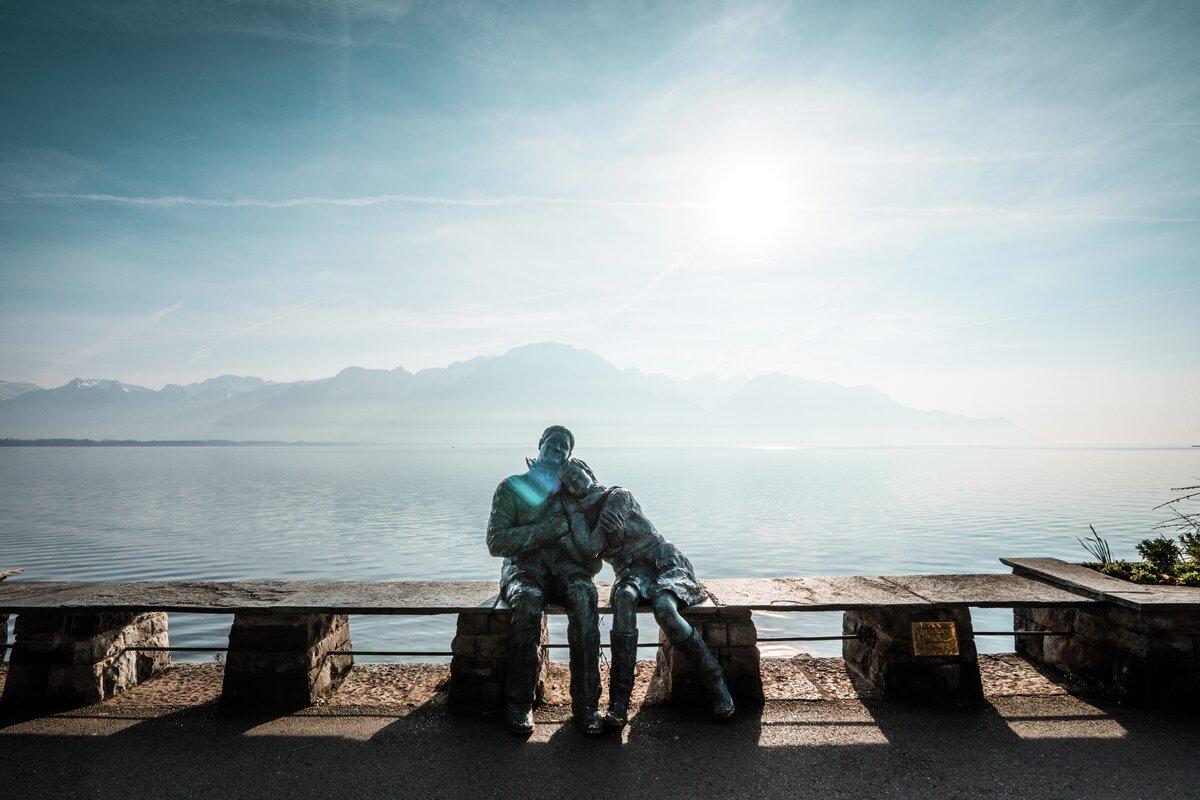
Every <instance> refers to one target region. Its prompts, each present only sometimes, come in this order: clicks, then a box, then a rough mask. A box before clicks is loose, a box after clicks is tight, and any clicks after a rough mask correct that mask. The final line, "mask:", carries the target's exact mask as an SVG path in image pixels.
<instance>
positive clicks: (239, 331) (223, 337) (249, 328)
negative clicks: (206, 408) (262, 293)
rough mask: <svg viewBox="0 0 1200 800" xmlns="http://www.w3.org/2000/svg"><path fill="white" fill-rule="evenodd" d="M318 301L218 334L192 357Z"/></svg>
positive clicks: (196, 356) (302, 304)
mask: <svg viewBox="0 0 1200 800" xmlns="http://www.w3.org/2000/svg"><path fill="white" fill-rule="evenodd" d="M316 302H317V301H316V300H310V301H308V302H307V303H301V304H300V305H298V306H292V307H291V308H289V309H288V310H287V311H284V312H283V313H282V314H277V315H275V316H273V317H271V318H270V319H264V320H262V321H260V322H255V323H253V324H251V325H247V326H246V327H244V328H238V329H237V330H236V331H230V332H229V333H225V334H222V335H220V336H218V337H217V338H215V339H212V340H210V341H207V342H205V343H204V344H202V345H200V346H199V347H197V348H196V351H195V352H194V353H193V354H192V358H193V360H195V359H196V358H198V357H200V356H203V355H204V354H205V353H207V351H208V350H210V349H211V348H212V347H213V346H214V345H216V344H218V343H220V342H223V341H225V340H226V339H231V338H233V337H234V336H241V335H242V334H243V333H248V332H249V331H252V330H254V329H255V328H261V327H262V326H264V325H270V324H271V323H272V322H278V321H279V320H281V319H283V318H284V317H290V316H291V315H292V314H295V313H297V312H300V311H303V310H304V309H306V308H308V307H309V306H311V305H313V304H315V303H316Z"/></svg>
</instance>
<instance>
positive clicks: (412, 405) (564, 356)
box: [0, 342, 1026, 446]
mask: <svg viewBox="0 0 1200 800" xmlns="http://www.w3.org/2000/svg"><path fill="white" fill-rule="evenodd" d="M550 423H559V424H565V425H567V426H568V427H570V428H571V429H572V430H574V431H575V432H576V434H577V435H578V436H579V437H580V438H581V439H582V438H584V437H586V438H587V439H588V440H589V441H591V442H594V443H596V444H607V445H633V444H650V445H764V446H769V445H806V444H843V445H868V444H883V445H913V444H983V445H1005V444H1017V443H1021V442H1023V441H1024V440H1025V438H1026V436H1025V433H1024V432H1023V431H1022V430H1021V429H1020V428H1018V427H1017V426H1016V425H1015V424H1013V423H1012V422H1010V421H1008V420H1006V419H1001V418H992V419H978V418H973V417H966V416H962V415H958V414H951V413H947V412H944V411H921V410H918V409H914V408H909V407H907V406H904V405H901V404H900V403H897V402H895V401H894V400H892V399H891V398H890V397H888V396H887V395H886V394H884V393H883V392H881V391H879V390H877V389H873V388H871V387H869V386H853V387H850V386H843V385H841V384H837V383H831V382H828V381H816V380H810V379H807V378H801V377H796V376H791V375H782V374H777V373H776V374H769V375H761V376H756V377H748V376H739V377H734V378H717V377H713V376H701V377H697V378H692V379H687V380H685V379H680V378H671V377H668V376H665V375H661V374H650V375H648V374H645V373H642V372H640V371H639V370H637V369H623V370H622V369H618V368H617V367H615V366H614V365H612V364H611V363H609V362H608V361H606V360H604V359H603V358H601V357H600V356H598V355H596V354H595V353H592V352H589V351H587V350H581V349H577V348H575V347H571V346H569V345H563V344H556V343H552V342H545V343H540V344H530V345H525V346H523V347H517V348H515V349H513V350H510V351H508V352H507V353H505V354H503V355H500V356H480V357H477V358H473V359H470V360H468V361H461V362H455V363H453V364H451V365H450V366H448V367H439V368H434V369H424V370H420V371H418V372H408V371H407V370H404V369H402V368H396V369H393V370H383V369H363V368H361V367H348V368H346V369H344V370H342V371H341V372H339V373H338V374H337V375H335V376H333V377H330V378H325V379H323V380H315V381H297V382H290V383H272V382H270V381H266V380H263V379H261V378H253V377H239V376H236V375H222V376H220V377H216V378H210V379H208V380H205V381H201V382H199V383H193V384H189V385H186V386H180V385H177V384H169V385H167V386H164V387H163V388H162V389H160V390H158V391H155V390H153V389H148V388H146V387H143V386H134V385H130V384H125V383H121V382H120V381H116V380H111V379H91V380H85V379H81V378H76V379H74V380H72V381H69V382H68V383H66V384H65V385H63V386H59V387H57V388H53V389H41V388H39V387H37V386H34V385H33V384H28V383H12V382H4V381H0V437H5V438H26V439H32V438H61V437H71V438H92V439H230V440H238V441H246V440H255V441H267V440H270V441H313V442H322V441H345V442H372V443H405V444H464V445H465V444H527V443H528V442H529V440H530V439H536V437H537V435H538V433H540V431H541V430H542V428H544V427H545V426H546V425H548V424H550Z"/></svg>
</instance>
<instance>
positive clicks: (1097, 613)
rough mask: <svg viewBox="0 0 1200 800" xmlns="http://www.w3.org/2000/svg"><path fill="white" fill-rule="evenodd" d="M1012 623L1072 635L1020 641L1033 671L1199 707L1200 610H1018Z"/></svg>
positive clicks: (1156, 701) (1146, 698)
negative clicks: (1041, 667) (1044, 669)
mask: <svg viewBox="0 0 1200 800" xmlns="http://www.w3.org/2000/svg"><path fill="white" fill-rule="evenodd" d="M1013 622H1014V627H1015V629H1016V630H1019V631H1063V632H1068V633H1070V634H1071V635H1070V636H1018V637H1017V652H1018V653H1019V654H1021V655H1022V656H1024V657H1025V658H1026V659H1028V660H1029V661H1031V662H1033V663H1035V664H1042V665H1045V666H1048V667H1051V668H1053V669H1056V670H1058V671H1060V672H1065V673H1068V674H1070V675H1073V676H1075V677H1076V678H1079V679H1080V680H1083V681H1084V682H1086V683H1088V684H1090V685H1091V686H1092V687H1093V688H1094V689H1096V690H1099V691H1105V692H1111V693H1113V694H1116V695H1119V696H1123V697H1127V698H1129V699H1130V700H1135V701H1141V702H1148V703H1154V704H1164V705H1168V704H1169V705H1175V704H1179V703H1185V704H1188V705H1191V706H1196V705H1200V609H1191V610H1187V609H1185V610H1162V611H1150V610H1147V611H1136V610H1134V609H1131V608H1126V607H1123V606H1118V605H1112V604H1107V605H1103V606H1092V607H1089V608H1087V609H1083V608H1019V609H1015V610H1014V611H1013Z"/></svg>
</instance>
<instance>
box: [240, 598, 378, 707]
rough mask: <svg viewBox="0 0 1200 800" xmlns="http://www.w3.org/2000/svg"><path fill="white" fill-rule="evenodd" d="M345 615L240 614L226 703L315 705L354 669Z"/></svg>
mask: <svg viewBox="0 0 1200 800" xmlns="http://www.w3.org/2000/svg"><path fill="white" fill-rule="evenodd" d="M351 647H352V645H351V641H350V622H349V619H348V618H347V617H346V615H345V614H292V613H274V612H260V611H255V612H239V613H238V614H235V615H234V619H233V625H232V627H231V628H230V631H229V652H228V653H227V654H226V658H225V676H224V683H223V686H222V691H221V699H222V700H223V701H225V702H227V703H233V704H238V705H279V706H289V707H295V708H299V707H303V706H307V705H311V704H313V703H315V702H317V701H318V700H320V699H321V698H324V697H326V696H327V695H329V694H330V693H331V692H333V691H335V690H336V689H337V687H338V686H339V685H340V684H341V682H342V681H343V680H344V679H345V677H346V675H347V674H348V673H349V672H350V670H351V669H352V668H353V666H354V656H353V655H345V654H341V655H338V654H334V653H333V652H332V651H341V650H350V649H351Z"/></svg>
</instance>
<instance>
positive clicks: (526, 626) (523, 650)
mask: <svg viewBox="0 0 1200 800" xmlns="http://www.w3.org/2000/svg"><path fill="white" fill-rule="evenodd" d="M504 599H505V602H507V603H508V606H509V608H510V609H511V610H512V611H511V613H512V618H511V621H510V622H509V625H508V674H507V675H506V677H505V689H504V695H505V708H504V724H505V725H506V726H507V727H508V729H509V730H510V731H512V732H513V733H517V734H521V735H525V736H528V735H529V734H531V733H533V701H534V697H535V695H536V694H537V681H538V668H539V666H540V665H541V656H542V654H541V643H542V614H543V612H545V610H546V593H545V592H544V591H543V590H542V587H540V586H538V585H537V584H536V583H534V582H533V581H531V580H518V581H514V582H513V583H511V584H509V585H508V586H506V587H505V592H504Z"/></svg>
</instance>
